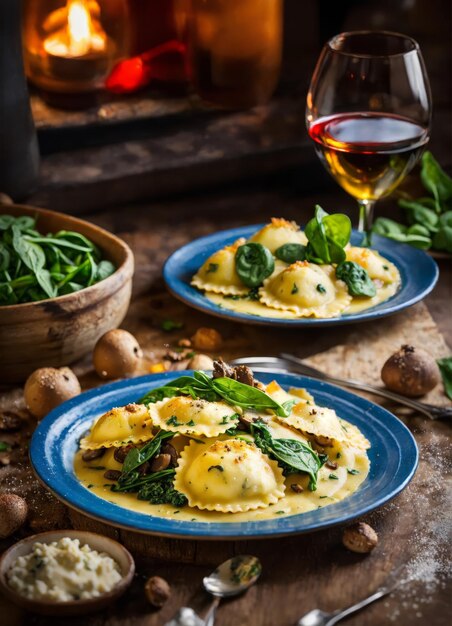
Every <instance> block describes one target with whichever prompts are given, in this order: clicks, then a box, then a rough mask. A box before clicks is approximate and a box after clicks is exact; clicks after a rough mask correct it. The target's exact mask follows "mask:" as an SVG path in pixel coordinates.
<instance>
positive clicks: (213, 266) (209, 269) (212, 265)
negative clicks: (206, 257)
mask: <svg viewBox="0 0 452 626" xmlns="http://www.w3.org/2000/svg"><path fill="white" fill-rule="evenodd" d="M219 267H220V266H219V265H218V263H209V265H208V267H207V271H206V274H214V273H215V272H216V271H217V269H218V268H219Z"/></svg>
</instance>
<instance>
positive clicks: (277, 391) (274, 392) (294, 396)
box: [265, 380, 315, 404]
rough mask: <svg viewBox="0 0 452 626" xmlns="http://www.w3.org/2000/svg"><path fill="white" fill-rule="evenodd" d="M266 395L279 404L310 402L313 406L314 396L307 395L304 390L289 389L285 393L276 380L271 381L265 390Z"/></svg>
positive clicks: (307, 392)
mask: <svg viewBox="0 0 452 626" xmlns="http://www.w3.org/2000/svg"><path fill="white" fill-rule="evenodd" d="M265 391H266V393H268V395H269V396H271V397H272V398H273V400H276V401H277V402H279V403H280V404H282V403H283V402H288V401H290V400H297V401H298V399H301V400H305V401H307V402H310V403H311V404H315V401H314V396H313V395H312V394H310V393H309V391H307V390H306V389H302V388H297V387H291V388H290V389H289V391H288V392H287V391H285V389H283V388H282V387H281V386H280V384H279V383H277V382H276V380H272V382H271V383H269V384H268V385H267V387H266V388H265Z"/></svg>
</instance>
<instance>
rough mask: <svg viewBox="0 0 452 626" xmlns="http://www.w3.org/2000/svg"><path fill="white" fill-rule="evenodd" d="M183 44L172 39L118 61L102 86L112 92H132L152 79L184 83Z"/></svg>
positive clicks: (184, 47)
mask: <svg viewBox="0 0 452 626" xmlns="http://www.w3.org/2000/svg"><path fill="white" fill-rule="evenodd" d="M185 52H186V46H185V44H183V43H181V42H180V41H176V40H171V41H166V42H165V43H163V44H161V45H159V46H155V47H154V48H152V49H151V50H148V51H147V52H143V54H139V55H137V56H135V57H132V58H130V59H126V60H125V61H119V63H117V64H116V65H115V67H114V68H113V69H112V71H111V72H110V75H109V76H108V78H107V80H106V82H105V86H106V88H107V89H108V90H109V91H111V92H112V93H116V94H124V93H132V92H133V91H137V90H138V89H141V88H142V87H145V86H146V85H148V84H149V83H150V81H151V80H160V81H165V82H184V81H185V80H186V73H185V63H184V57H185Z"/></svg>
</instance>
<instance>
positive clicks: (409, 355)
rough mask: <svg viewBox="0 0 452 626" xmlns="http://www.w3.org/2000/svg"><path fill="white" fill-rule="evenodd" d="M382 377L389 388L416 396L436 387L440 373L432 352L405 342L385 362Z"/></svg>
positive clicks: (406, 394)
mask: <svg viewBox="0 0 452 626" xmlns="http://www.w3.org/2000/svg"><path fill="white" fill-rule="evenodd" d="M381 378H382V380H383V382H384V384H385V385H386V387H387V388H388V389H391V390H392V391H396V392H397V393H400V394H402V395H404V396H409V397H413V398H415V397H417V396H423V395H425V394H426V393H428V392H429V391H431V390H432V389H433V388H434V387H436V385H437V384H438V383H439V381H440V373H439V368H438V365H437V364H436V361H435V359H434V358H433V357H432V356H431V354H429V353H428V352H427V351H426V350H423V349H422V348H415V347H414V346H409V345H406V344H405V345H403V346H401V348H400V349H399V350H397V352H394V354H392V355H391V356H390V357H389V359H388V360H387V361H386V362H385V364H384V365H383V368H382V370H381Z"/></svg>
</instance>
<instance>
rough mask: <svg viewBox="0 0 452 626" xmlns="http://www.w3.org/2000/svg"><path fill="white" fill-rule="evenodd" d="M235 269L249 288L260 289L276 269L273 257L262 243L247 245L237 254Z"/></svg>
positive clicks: (238, 249)
mask: <svg viewBox="0 0 452 626" xmlns="http://www.w3.org/2000/svg"><path fill="white" fill-rule="evenodd" d="M235 269H236V272H237V274H238V275H239V278H240V280H241V281H242V283H243V284H244V285H246V286H247V287H258V286H259V285H261V284H262V283H263V282H264V280H265V279H266V278H267V276H270V274H272V272H273V270H274V269H275V261H274V260H273V255H272V253H271V252H270V250H269V249H268V248H266V247H265V246H263V245H262V244H260V243H245V244H244V245H243V246H239V248H237V252H236V253H235Z"/></svg>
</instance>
